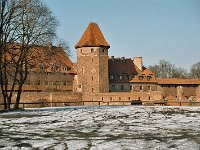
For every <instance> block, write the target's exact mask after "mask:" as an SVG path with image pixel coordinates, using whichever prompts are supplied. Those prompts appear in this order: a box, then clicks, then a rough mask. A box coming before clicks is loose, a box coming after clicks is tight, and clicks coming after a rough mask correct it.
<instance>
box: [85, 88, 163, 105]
mask: <svg viewBox="0 0 200 150" xmlns="http://www.w3.org/2000/svg"><path fill="white" fill-rule="evenodd" d="M82 98H83V102H84V105H131V101H132V100H142V101H145V102H151V101H155V100H160V99H161V98H162V92H159V91H152V92H110V93H98V94H83V96H82Z"/></svg>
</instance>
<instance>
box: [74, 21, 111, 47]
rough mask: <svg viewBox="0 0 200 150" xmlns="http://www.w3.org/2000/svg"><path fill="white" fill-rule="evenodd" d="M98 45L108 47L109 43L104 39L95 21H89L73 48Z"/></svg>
mask: <svg viewBox="0 0 200 150" xmlns="http://www.w3.org/2000/svg"><path fill="white" fill-rule="evenodd" d="M99 46H105V47H108V48H110V45H109V44H108V43H107V41H106V40H105V38H104V36H103V34H102V32H101V30H100V28H99V26H98V25H97V24H96V23H93V22H91V23H90V24H89V25H88V27H87V29H86V30H85V32H84V33H83V35H82V37H81V39H80V40H79V42H78V43H77V44H76V46H75V48H80V47H99Z"/></svg>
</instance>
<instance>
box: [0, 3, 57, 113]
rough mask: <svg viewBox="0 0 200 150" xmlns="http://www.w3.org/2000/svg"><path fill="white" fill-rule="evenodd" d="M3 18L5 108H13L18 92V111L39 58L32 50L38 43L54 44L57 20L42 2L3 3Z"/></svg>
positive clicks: (0, 51) (0, 72)
mask: <svg viewBox="0 0 200 150" xmlns="http://www.w3.org/2000/svg"><path fill="white" fill-rule="evenodd" d="M0 16H1V18H0V82H1V90H2V94H3V97H4V109H10V104H11V98H12V96H13V92H14V91H15V90H16V91H17V97H16V102H15V106H14V108H15V109H18V108H19V102H20V96H21V92H22V87H23V84H24V83H25V81H26V78H27V75H28V68H29V66H30V65H31V61H30V60H33V59H34V57H35V56H32V53H31V50H32V49H33V47H35V46H36V44H37V45H41V44H47V43H49V42H51V41H52V39H53V38H54V37H55V36H56V34H55V29H56V26H57V20H56V19H55V17H54V16H53V15H52V13H51V11H50V10H49V9H48V8H47V6H46V5H44V4H43V3H42V2H41V1H40V0H1V2H0ZM32 62H33V61H32Z"/></svg>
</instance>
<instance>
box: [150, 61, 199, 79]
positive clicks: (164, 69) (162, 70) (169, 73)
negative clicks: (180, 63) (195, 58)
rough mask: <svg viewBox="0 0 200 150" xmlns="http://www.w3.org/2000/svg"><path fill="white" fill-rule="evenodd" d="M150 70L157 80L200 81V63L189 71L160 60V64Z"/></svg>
mask: <svg viewBox="0 0 200 150" xmlns="http://www.w3.org/2000/svg"><path fill="white" fill-rule="evenodd" d="M149 69H150V70H151V71H152V72H153V73H154V75H155V76H156V77H157V78H192V79H200V62H198V63H195V64H193V65H192V66H191V68H190V70H189V71H188V70H186V69H184V68H182V67H177V66H176V65H174V64H172V63H171V62H169V61H166V60H160V61H159V62H158V64H154V65H152V66H151V65H150V66H149Z"/></svg>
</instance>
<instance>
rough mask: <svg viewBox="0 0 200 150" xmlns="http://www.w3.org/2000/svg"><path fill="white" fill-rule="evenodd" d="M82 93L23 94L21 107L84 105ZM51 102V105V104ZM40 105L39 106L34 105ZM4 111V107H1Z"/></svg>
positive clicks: (1, 97) (14, 95)
mask: <svg viewBox="0 0 200 150" xmlns="http://www.w3.org/2000/svg"><path fill="white" fill-rule="evenodd" d="M15 98H16V93H14V94H13V98H12V102H13V103H14V102H15ZM81 99H82V94H81V93H73V92H64V91H62V92H61V91H59V92H23V93H22V95H21V100H20V103H21V105H20V107H25V108H31V107H55V106H69V105H82V103H81V102H80V101H81ZM49 102H51V103H49ZM0 103H3V96H2V94H1V95H0ZM27 103H31V104H27ZM34 103H38V104H34ZM0 109H3V105H0Z"/></svg>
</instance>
